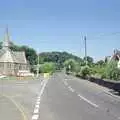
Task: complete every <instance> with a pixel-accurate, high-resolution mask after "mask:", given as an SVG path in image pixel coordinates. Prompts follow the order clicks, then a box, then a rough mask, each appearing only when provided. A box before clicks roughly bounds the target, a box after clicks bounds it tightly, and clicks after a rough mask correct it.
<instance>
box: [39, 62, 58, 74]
mask: <svg viewBox="0 0 120 120" xmlns="http://www.w3.org/2000/svg"><path fill="white" fill-rule="evenodd" d="M55 69H56V68H55V64H54V63H52V62H50V63H48V62H47V63H44V64H42V65H41V66H40V72H41V73H53V72H55Z"/></svg>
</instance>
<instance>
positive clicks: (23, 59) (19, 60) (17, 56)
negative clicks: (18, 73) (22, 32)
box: [12, 51, 27, 64]
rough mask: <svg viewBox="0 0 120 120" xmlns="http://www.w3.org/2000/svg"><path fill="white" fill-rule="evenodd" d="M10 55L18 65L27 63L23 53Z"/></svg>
mask: <svg viewBox="0 0 120 120" xmlns="http://www.w3.org/2000/svg"><path fill="white" fill-rule="evenodd" d="M12 53H13V55H14V56H15V58H16V59H17V60H18V62H19V63H23V64H26V63H27V60H26V57H25V52H23V51H22V52H12Z"/></svg>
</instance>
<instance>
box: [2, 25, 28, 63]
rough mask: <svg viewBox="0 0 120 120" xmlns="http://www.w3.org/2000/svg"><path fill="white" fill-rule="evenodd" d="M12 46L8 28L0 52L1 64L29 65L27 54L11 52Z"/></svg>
mask: <svg viewBox="0 0 120 120" xmlns="http://www.w3.org/2000/svg"><path fill="white" fill-rule="evenodd" d="M10 46H11V42H10V37H9V32H8V27H7V28H6V32H5V38H4V40H3V44H2V49H1V50H0V62H9V63H22V64H27V60H26V56H25V52H24V51H20V52H15V51H11V49H10Z"/></svg>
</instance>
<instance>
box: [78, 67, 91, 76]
mask: <svg viewBox="0 0 120 120" xmlns="http://www.w3.org/2000/svg"><path fill="white" fill-rule="evenodd" d="M91 72H92V70H91V69H90V68H89V67H88V66H84V67H82V68H81V71H80V76H81V77H82V78H87V77H88V76H90V75H91Z"/></svg>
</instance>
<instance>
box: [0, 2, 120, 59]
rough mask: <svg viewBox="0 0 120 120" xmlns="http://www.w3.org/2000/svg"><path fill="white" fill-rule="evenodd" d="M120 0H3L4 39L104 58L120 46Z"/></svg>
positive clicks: (1, 29)
mask: <svg viewBox="0 0 120 120" xmlns="http://www.w3.org/2000/svg"><path fill="white" fill-rule="evenodd" d="M119 6H120V0H59V1H58V0H0V40H1V41H2V40H3V39H4V33H5V28H6V26H7V25H8V28H9V34H10V38H11V40H12V41H13V42H14V43H15V44H18V45H28V46H30V47H33V48H34V49H36V50H37V51H39V52H43V51H44V52H45V51H67V52H70V53H73V54H75V55H77V56H80V57H83V56H84V36H87V55H89V56H92V57H93V58H94V59H96V60H99V59H103V58H104V57H105V56H109V55H112V54H113V50H114V49H119V48H120V22H119V21H120V14H119V13H120V7H119Z"/></svg>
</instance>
